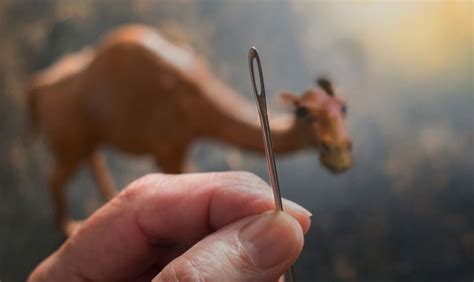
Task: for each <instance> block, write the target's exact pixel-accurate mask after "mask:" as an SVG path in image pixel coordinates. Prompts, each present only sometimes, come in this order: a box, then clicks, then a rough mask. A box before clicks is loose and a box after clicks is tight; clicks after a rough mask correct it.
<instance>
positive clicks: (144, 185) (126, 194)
mask: <svg viewBox="0 0 474 282" xmlns="http://www.w3.org/2000/svg"><path fill="white" fill-rule="evenodd" d="M165 177H166V176H165V175H164V174H160V173H151V174H147V175H145V176H143V177H141V178H139V179H137V180H135V181H133V182H132V183H130V184H129V185H128V186H127V187H125V189H123V191H122V192H121V193H120V194H119V195H118V198H119V199H120V200H122V201H126V202H133V201H135V200H136V199H137V198H139V197H140V196H141V195H143V194H145V193H146V191H148V190H149V189H151V188H152V187H155V186H156V185H157V184H158V183H160V182H162V181H163V179H164V178H165Z"/></svg>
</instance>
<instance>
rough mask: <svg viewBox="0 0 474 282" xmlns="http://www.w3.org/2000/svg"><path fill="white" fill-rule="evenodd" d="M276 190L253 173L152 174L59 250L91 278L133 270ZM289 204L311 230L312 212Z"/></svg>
mask: <svg viewBox="0 0 474 282" xmlns="http://www.w3.org/2000/svg"><path fill="white" fill-rule="evenodd" d="M271 193H272V192H271V188H270V187H269V186H268V185H267V184H266V183H265V182H263V181H262V180H260V179H259V178H258V177H256V176H254V175H252V174H249V173H236V172H231V173H229V172H227V173H206V174H187V175H179V176H178V175H163V174H153V175H149V176H146V177H144V178H142V179H140V180H138V181H136V182H134V183H132V184H131V185H129V187H127V188H126V189H124V191H122V192H121V193H120V194H119V195H118V196H117V197H116V198H115V199H114V200H112V201H111V202H110V203H108V204H107V205H105V206H104V207H103V208H101V209H100V210H99V211H97V212H96V213H95V214H93V215H92V216H91V217H90V218H89V219H88V220H87V221H86V222H85V223H84V224H83V226H82V227H81V228H80V230H79V231H78V232H76V233H75V234H74V235H73V236H72V237H71V238H70V239H69V240H68V242H66V244H65V245H64V246H63V247H62V248H61V250H60V251H59V253H60V255H62V256H63V261H67V262H69V263H70V264H72V265H74V267H73V268H74V269H75V272H76V273H81V275H82V276H85V277H86V278H88V279H92V280H115V279H124V278H126V277H133V276H134V275H137V274H139V273H141V272H144V271H146V270H147V269H149V268H150V267H153V265H164V264H166V263H167V262H168V261H170V260H171V259H172V258H173V257H174V256H177V255H179V254H180V253H182V252H184V251H185V250H186V249H187V248H189V247H190V246H192V245H193V244H195V243H196V242H198V241H199V240H200V239H202V238H203V237H205V236H207V235H208V234H210V233H212V232H213V231H215V230H217V229H220V228H222V227H224V226H226V225H228V224H230V223H232V222H235V221H237V220H240V219H242V218H245V217H248V216H251V215H256V214H260V213H263V212H265V211H267V210H272V209H274V206H273V198H272V194H271ZM285 208H286V211H287V212H288V213H289V214H291V215H292V216H293V217H294V218H295V219H297V220H298V221H299V223H300V225H301V226H302V229H303V231H304V232H306V231H307V229H308V228H309V221H310V219H309V216H310V214H309V212H307V211H306V210H304V209H303V208H301V207H299V206H298V205H296V204H294V203H291V202H289V201H285ZM61 253H62V254H61ZM91 258H93V260H91Z"/></svg>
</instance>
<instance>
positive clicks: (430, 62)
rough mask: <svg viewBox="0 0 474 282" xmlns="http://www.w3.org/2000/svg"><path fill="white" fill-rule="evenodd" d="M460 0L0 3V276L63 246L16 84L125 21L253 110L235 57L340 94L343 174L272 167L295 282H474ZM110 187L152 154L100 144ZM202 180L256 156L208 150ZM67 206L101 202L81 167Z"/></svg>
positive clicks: (468, 101) (86, 209) (213, 145)
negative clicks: (289, 210)
mask: <svg viewBox="0 0 474 282" xmlns="http://www.w3.org/2000/svg"><path fill="white" fill-rule="evenodd" d="M473 5H474V4H473V2H472V1H468V0H466V1H402V0H399V1H376V0H373V1H370V0H366V1H362V0H361V1H355V0H354V1H330V2H326V1H250V0H248V1H247V0H243V1H217V0H213V1H212V0H210V1H171V0H170V1H151V0H114V1H112V0H101V1H92V0H83V1H74V0H61V1H59V0H43V1H39V0H36V1H35V0H2V1H0V226H1V227H0V280H1V281H5V282H6V281H21V280H24V279H25V278H26V277H27V275H28V273H29V272H30V271H31V270H32V268H33V267H34V266H35V265H36V264H37V263H38V262H39V261H41V260H42V259H43V258H45V257H46V256H48V255H49V254H50V253H51V252H53V250H55V249H56V248H57V247H58V246H59V245H60V244H61V243H62V242H63V240H64V237H63V236H62V235H61V233H60V232H59V231H58V229H56V227H55V226H54V224H53V215H52V210H51V204H50V201H49V194H48V189H47V186H46V182H45V178H44V177H45V174H46V173H47V168H48V164H49V163H50V162H51V160H50V156H49V155H48V151H47V148H46V147H45V145H44V144H43V143H42V142H41V139H31V138H30V139H28V138H26V137H25V136H26V135H25V128H26V124H27V123H26V113H25V91H24V90H25V87H26V83H27V81H28V79H29V78H30V77H31V75H32V74H33V73H34V72H36V71H38V70H40V69H43V68H45V67H47V66H48V65H50V64H51V63H53V62H54V61H55V60H56V59H58V58H59V57H61V56H62V55H64V54H66V53H69V52H74V51H78V50H80V49H81V48H82V47H83V46H86V45H89V44H92V43H94V42H96V41H98V40H99V39H100V37H101V36H102V35H103V34H105V33H106V32H108V31H110V30H112V29H114V28H115V27H117V26H120V25H122V24H125V23H131V22H132V23H145V24H149V25H151V26H154V27H157V28H159V29H160V30H162V32H163V33H165V34H167V35H168V36H170V37H172V38H175V39H176V40H181V41H185V42H187V43H188V44H190V45H192V46H193V47H194V49H195V50H197V51H198V52H200V53H201V54H203V55H204V56H206V57H207V58H208V59H209V62H210V64H211V65H212V67H213V69H214V70H215V73H216V74H217V76H219V77H220V78H221V79H222V80H223V81H225V82H227V83H228V84H230V85H232V86H233V87H234V88H235V89H237V90H238V91H239V92H240V93H241V94H242V95H243V96H245V97H247V98H248V99H249V101H250V102H253V100H251V99H252V96H251V95H252V93H251V88H250V81H249V74H248V66H247V51H248V48H249V47H250V46H252V45H255V46H257V47H258V48H259V51H260V53H261V56H262V60H263V64H264V71H265V79H266V85H267V93H268V94H267V95H269V96H271V98H272V99H273V100H275V98H276V96H277V95H276V94H277V92H278V91H279V90H283V89H289V90H292V91H294V92H301V91H303V90H305V89H308V88H309V87H311V86H312V84H313V79H314V78H315V76H317V75H319V74H327V75H329V76H330V77H331V78H333V80H334V81H335V82H336V84H337V85H338V86H339V87H340V88H341V90H342V91H343V96H344V97H345V98H346V100H347V101H348V105H349V112H348V119H347V122H348V125H349V130H350V133H351V135H352V138H353V142H354V149H355V158H356V163H355V166H354V167H353V168H352V169H351V170H350V171H348V172H346V173H345V174H343V175H338V176H334V175H331V174H330V173H328V172H327V171H326V170H325V169H323V168H322V166H321V165H320V164H319V162H318V159H317V154H316V153H315V152H314V151H305V152H300V153H296V154H292V155H290V156H287V157H281V158H278V160H277V164H278V168H279V174H280V182H281V185H282V189H283V191H282V193H283V195H284V196H285V197H286V198H289V199H291V200H293V201H296V202H298V203H300V204H302V205H303V206H305V207H307V208H308V209H309V210H311V211H312V213H313V215H314V216H313V223H312V226H311V230H310V231H309V233H308V235H307V238H306V245H305V248H304V251H303V254H302V256H301V258H300V259H299V261H298V263H297V265H296V273H297V279H298V281H472V279H473V278H474V267H473V265H474V176H473V173H474V153H473V151H472V145H473V140H474V128H473V127H474V116H473V114H472V109H473V106H474V95H473V78H474V77H473V64H474V61H473V9H474V8H473ZM103 149H104V151H105V152H106V154H107V162H108V164H109V167H110V168H111V170H112V174H113V176H114V179H115V181H116V182H117V184H118V185H119V187H123V186H125V185H126V184H127V183H129V182H130V181H132V180H134V179H135V178H137V177H139V176H141V175H143V174H146V173H148V172H152V171H155V170H156V168H155V167H154V166H153V164H152V161H151V158H148V157H146V156H144V157H137V156H132V155H127V154H125V153H122V152H117V151H114V150H111V149H110V148H103ZM189 158H190V159H191V160H192V161H193V162H194V163H195V164H196V165H197V166H198V167H199V171H226V170H231V169H232V170H236V169H240V170H250V171H252V172H254V173H257V174H258V175H260V176H262V177H263V178H265V179H267V176H266V167H265V160H264V157H263V155H258V154H253V153H248V152H243V151H239V150H237V149H235V148H232V147H230V146H226V145H223V144H221V143H218V142H213V141H203V142H199V143H198V144H197V145H196V146H195V147H194V148H193V149H192V151H191V154H190V156H189ZM67 189H68V198H69V203H70V208H71V209H72V211H73V212H72V213H73V215H74V217H76V218H83V217H85V216H87V215H88V214H90V213H91V212H93V211H94V210H95V209H96V208H97V207H99V206H100V205H101V204H102V202H101V198H100V197H99V195H98V192H97V189H96V186H95V183H94V182H93V181H92V177H91V175H90V174H89V172H88V170H86V169H82V170H81V171H79V172H78V174H77V175H76V176H75V178H74V180H73V182H72V183H71V184H70V185H69V186H68V188H67Z"/></svg>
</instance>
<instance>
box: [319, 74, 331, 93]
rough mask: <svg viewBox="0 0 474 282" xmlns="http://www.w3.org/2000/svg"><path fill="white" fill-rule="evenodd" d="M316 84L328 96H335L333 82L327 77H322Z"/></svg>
mask: <svg viewBox="0 0 474 282" xmlns="http://www.w3.org/2000/svg"><path fill="white" fill-rule="evenodd" d="M316 84H317V85H319V87H321V88H322V89H323V90H324V91H326V94H328V95H329V96H334V87H333V86H332V83H331V81H330V80H329V79H328V78H326V77H320V78H318V79H317V80H316Z"/></svg>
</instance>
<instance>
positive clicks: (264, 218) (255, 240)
mask: <svg viewBox="0 0 474 282" xmlns="http://www.w3.org/2000/svg"><path fill="white" fill-rule="evenodd" d="M239 238H240V240H241V242H242V246H243V247H244V249H245V251H246V252H247V254H248V255H249V256H250V258H251V260H252V261H253V263H254V264H255V267H257V268H260V269H270V268H272V267H274V266H277V265H278V264H280V263H282V262H286V261H287V260H288V259H290V258H292V257H296V256H297V253H298V249H301V248H302V241H303V234H302V230H301V227H300V226H299V224H298V222H297V221H296V220H295V219H293V218H292V217H291V216H289V215H288V214H286V213H283V212H272V213H266V214H263V215H261V216H260V217H258V218H257V219H255V220H254V221H252V222H250V223H248V224H247V225H245V226H244V227H243V228H242V229H241V230H240V232H239Z"/></svg>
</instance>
